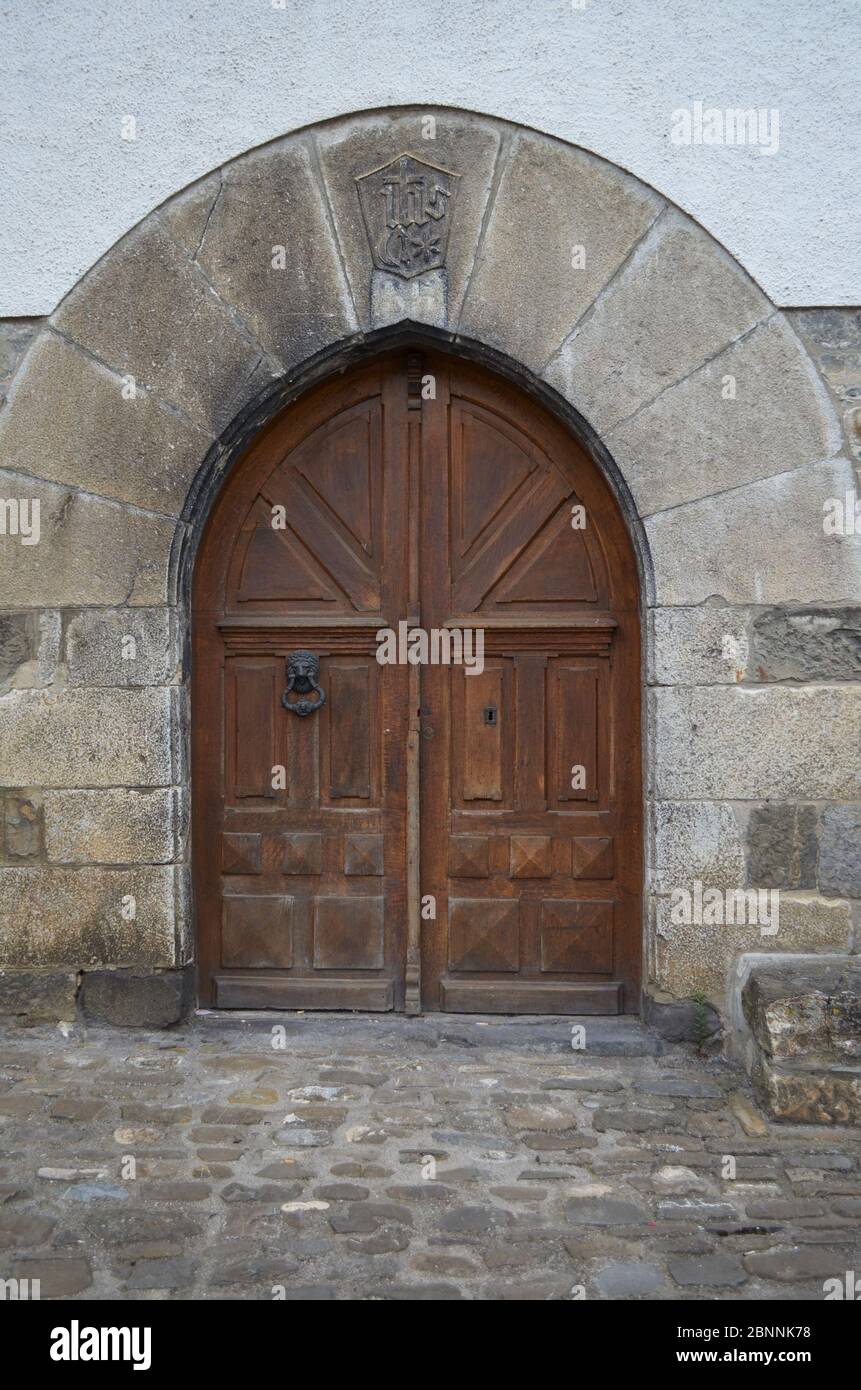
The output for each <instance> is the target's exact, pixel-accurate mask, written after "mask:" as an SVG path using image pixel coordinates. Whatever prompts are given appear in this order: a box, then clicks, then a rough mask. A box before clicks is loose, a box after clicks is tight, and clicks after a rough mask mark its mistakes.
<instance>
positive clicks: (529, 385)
mask: <svg viewBox="0 0 861 1390" xmlns="http://www.w3.org/2000/svg"><path fill="white" fill-rule="evenodd" d="M396 351H404V352H408V351H412V352H413V353H415V354H421V353H422V352H425V351H429V352H434V353H441V354H443V355H444V356H446V357H449V358H451V359H453V360H462V361H464V362H466V363H473V364H475V365H476V366H479V367H481V368H483V369H484V370H485V371H487V372H489V373H490V374H491V375H492V376H494V377H496V378H498V379H499V380H501V381H503V382H507V383H509V384H510V385H512V386H514V387H516V388H518V389H519V390H520V391H521V392H522V393H523V394H524V396H525V397H526V398H527V399H528V400H531V401H532V402H534V403H535V404H536V405H537V406H539V407H540V409H541V410H542V411H543V412H544V413H545V414H546V416H547V419H548V420H549V421H550V422H552V423H553V424H555V426H556V427H557V428H561V429H562V430H564V431H565V433H566V434H567V436H568V437H569V439H570V440H572V441H573V442H574V444H575V445H577V446H578V447H579V448H580V449H581V450H583V451H584V452H585V454H586V455H587V456H588V457H589V458H590V459H591V461H592V463H593V464H594V466H595V469H596V471H597V474H598V475H599V477H600V478H601V480H602V481H603V483H604V484H605V485H606V488H607V492H608V496H609V498H610V499H611V502H612V506H613V509H614V512H615V517H616V520H617V521H618V523H619V527H618V534H619V535H621V536H623V538H624V544H626V545H627V547H628V548H629V552H630V558H631V560H632V563H633V572H634V574H635V578H636V593H637V610H638V623H637V641H638V649H639V691H638V692H636V694H637V699H636V702H635V703H636V710H637V721H636V722H637V734H638V738H637V752H638V757H637V767H638V778H637V782H638V793H639V794H638V798H637V805H636V815H637V821H638V826H639V836H638V840H637V847H638V865H637V872H638V876H639V894H638V902H639V908H640V912H639V927H640V930H639V946H640V965H641V971H640V985H639V995H638V999H637V1001H636V1003H637V1008H636V1010H634V1009H633V1008H630V1009H629V1010H627V1011H629V1012H639V1011H640V1008H641V1000H642V989H643V983H644V980H643V967H644V966H645V963H646V960H647V942H646V935H645V933H646V926H647V898H646V883H645V878H644V874H645V832H646V824H647V821H646V814H645V812H646V806H645V799H644V788H645V785H646V776H645V772H646V769H645V758H646V747H645V737H644V736H645V729H646V720H645V717H644V716H645V709H644V702H645V690H646V686H645V672H644V665H643V663H644V660H645V649H646V642H645V618H646V595H647V593H649V592H650V591H651V588H652V570H651V562H650V557H649V549H648V544H647V540H646V536H645V532H644V529H643V527H642V524H641V522H640V519H639V517H638V514H637V511H636V507H635V505H634V502H633V499H632V497H631V494H630V491H629V489H628V487H627V485H626V483H625V481H624V479H623V477H622V475H621V472H620V470H619V469H618V467H617V465H616V464H615V462H614V460H613V458H612V456H611V455H610V453H609V451H608V450H607V448H606V446H605V445H604V444H603V442H602V441H601V439H600V437H599V436H598V435H597V433H596V432H595V431H594V430H593V429H592V427H591V426H590V425H589V423H588V422H587V421H586V420H585V419H584V418H583V417H582V416H581V415H580V414H579V412H577V411H576V410H574V409H573V407H571V406H570V405H569V404H568V403H567V402H566V401H565V400H564V399H563V398H562V397H561V396H559V395H558V393H556V392H555V391H554V390H553V389H552V388H550V387H548V386H547V384H546V383H545V382H543V381H541V380H540V379H538V378H537V377H535V376H534V375H533V374H532V373H531V372H530V371H529V370H528V369H526V368H524V367H523V366H522V364H520V363H518V362H514V361H512V360H511V359H509V358H507V357H505V356H504V355H502V354H500V353H498V352H496V351H494V350H492V349H489V348H486V347H485V346H484V345H483V344H481V343H475V342H464V341H462V340H459V341H458V342H457V343H455V342H454V335H452V334H449V333H444V332H440V331H438V330H434V329H430V328H428V329H425V328H422V327H421V326H417V325H413V324H401V325H397V326H396V327H394V328H392V329H384V330H379V331H377V332H375V333H372V334H369V335H367V337H366V339H365V340H364V341H363V342H362V343H360V344H350V345H343V344H337V345H334V346H333V347H332V348H331V349H329V350H327V351H326V352H324V353H321V354H319V355H318V356H317V357H316V358H315V359H314V361H313V362H312V363H309V364H308V365H307V368H306V370H305V371H303V372H300V373H298V374H297V375H294V377H293V378H292V379H291V381H290V382H289V383H286V382H280V383H276V384H275V386H274V387H273V388H271V389H270V390H269V391H267V392H266V393H265V394H264V395H263V396H262V397H261V398H259V399H258V400H257V401H256V402H255V403H254V404H253V406H251V407H249V408H248V409H246V410H245V411H244V412H243V413H242V414H241V415H240V416H238V417H237V418H236V420H234V422H233V424H232V425H231V427H230V428H229V429H228V430H227V431H226V432H225V435H224V437H223V439H222V441H221V443H220V445H219V447H218V448H217V449H216V450H211V451H210V455H208V456H207V460H206V461H205V463H204V465H203V467H202V468H201V470H200V472H199V474H198V476H197V478H196V479H195V484H194V486H193V487H192V489H191V491H190V494H189V499H188V502H187V504H186V512H187V513H188V515H187V517H185V516H184V518H183V519H184V520H186V522H187V526H186V529H185V530H184V532H183V533H182V534H181V535H180V538H179V543H178V544H177V546H176V547H175V548H174V553H173V555H172V569H173V576H174V585H175V587H176V589H177V591H178V593H179V595H180V597H181V599H184V600H185V602H186V604H187V611H188V614H189V623H188V641H187V647H186V665H187V668H190V677H191V679H190V704H191V718H190V729H189V735H188V741H189V744H190V758H189V766H190V768H191V816H190V823H191V833H190V843H191V846H192V889H191V901H192V914H191V915H192V921H193V938H194V944H195V959H196V961H197V972H196V973H197V975H198V987H199V969H200V964H201V961H200V952H199V942H200V933H199V924H198V920H197V916H198V914H197V903H198V883H197V865H198V863H199V861H200V856H199V855H198V854H197V853H196V852H195V840H196V828H197V826H198V825H199V822H200V815H199V808H198V807H197V797H196V795H195V780H196V779H195V775H194V763H195V757H196V750H197V748H198V746H199V739H200V734H199V732H198V731H197V729H196V718H195V714H196V709H197V707H198V706H199V704H200V701H199V700H198V699H197V698H196V693H197V690H198V688H199V687H197V686H196V684H195V673H196V669H197V668H198V666H199V663H198V662H195V661H194V659H193V650H194V645H195V644H194V636H193V630H192V625H193V606H192V595H193V586H194V577H195V573H196V570H197V565H198V560H199V557H200V552H201V546H202V544H203V542H204V540H205V536H206V531H207V527H208V523H209V520H210V518H211V515H212V511H213V506H214V503H215V502H216V500H217V498H218V497H219V495H220V494H221V491H222V488H223V486H224V485H225V483H226V481H227V479H228V478H230V477H232V476H233V475H234V473H235V470H236V468H237V467H240V466H241V464H242V460H243V458H244V456H245V455H246V454H247V452H248V450H249V449H250V448H251V446H252V445H253V444H254V442H255V441H256V440H257V439H258V438H259V436H260V435H261V434H262V433H263V432H264V431H265V430H266V429H267V428H268V426H269V425H271V424H272V422H273V421H274V420H275V419H276V417H278V416H280V415H282V414H283V413H284V412H285V411H287V410H290V409H293V408H295V407H299V408H301V407H302V405H303V403H304V402H305V401H306V400H307V398H308V397H309V396H310V395H311V394H313V393H315V392H316V391H317V390H318V389H319V388H321V387H323V388H325V387H328V388H330V389H337V388H338V385H339V382H340V379H341V378H342V377H343V376H344V375H345V374H349V373H350V372H351V371H352V370H353V369H355V368H358V367H360V366H361V365H362V364H364V365H368V364H369V363H370V362H371V361H372V360H374V359H376V358H380V357H383V356H386V355H388V354H391V353H394V352H396ZM411 669H412V670H415V671H416V672H418V668H411ZM633 693H634V692H632V694H633ZM418 757H419V732H418V727H417V725H413V727H411V729H410V733H409V740H408V744H407V760H408V767H410V766H414V768H415V771H414V773H413V774H412V775H413V776H417V775H418V772H417V768H418ZM417 834H418V832H417V828H416V830H415V833H414V839H415V838H417ZM420 891H421V890H420V883H419V878H418V872H417V865H414V870H413V873H412V876H410V871H409V866H408V901H409V928H408V934H407V951H406V961H405V976H406V1000H405V1012H407V1013H419V1012H421V1010H422V1005H421V993H420V991H421V983H420V973H421V966H420V954H421V945H420V935H419V933H420V919H419V915H418V912H417V911H416V910H415V909H416V908H417V906H418V904H419V902H420V896H419V895H420ZM414 924H415V926H414Z"/></svg>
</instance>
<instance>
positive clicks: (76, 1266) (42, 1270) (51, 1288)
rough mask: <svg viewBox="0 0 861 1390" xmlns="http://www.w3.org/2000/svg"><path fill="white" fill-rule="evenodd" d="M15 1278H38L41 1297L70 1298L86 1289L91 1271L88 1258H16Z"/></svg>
mask: <svg viewBox="0 0 861 1390" xmlns="http://www.w3.org/2000/svg"><path fill="white" fill-rule="evenodd" d="M14 1271H15V1278H16V1279H27V1280H29V1281H30V1284H31V1285H32V1282H33V1280H34V1279H38V1280H39V1294H40V1297H42V1298H71V1297H72V1295H73V1294H76V1293H81V1292H82V1291H83V1290H84V1289H88V1288H89V1287H90V1285H91V1284H92V1282H93V1272H92V1270H91V1268H90V1263H89V1261H88V1260H84V1259H75V1258H73V1257H71V1256H67V1257H65V1258H63V1259H44V1260H41V1259H39V1260H37V1259H33V1260H16V1261H15V1265H14Z"/></svg>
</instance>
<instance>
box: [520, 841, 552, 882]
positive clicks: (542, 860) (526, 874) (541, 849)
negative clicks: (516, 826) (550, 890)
mask: <svg viewBox="0 0 861 1390" xmlns="http://www.w3.org/2000/svg"><path fill="white" fill-rule="evenodd" d="M551 870H552V866H551V860H550V836H549V835H512V837H511V877H512V878H549V877H550V874H551Z"/></svg>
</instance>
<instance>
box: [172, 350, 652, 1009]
mask: <svg viewBox="0 0 861 1390" xmlns="http://www.w3.org/2000/svg"><path fill="white" fill-rule="evenodd" d="M383 629H387V630H389V631H390V632H391V633H392V634H393V637H392V638H390V639H389V640H388V644H387V650H388V652H389V654H390V655H398V656H400V657H401V658H402V660H400V661H395V662H394V663H393V664H383V663H381V661H380V660H379V659H378V655H379V654H380V650H381V647H380V638H379V634H380V632H381V630H383ZM421 634H425V637H422V636H421ZM425 641H426V642H427V655H428V656H429V657H430V660H428V661H423V660H422V659H421V658H422V657H423V656H424V655H425V653H424V652H423V650H422V645H423V643H424V642H425ZM459 642H460V643H462V647H461V648H460V649H459V647H458V643H459ZM192 643H193V672H192V805H193V862H194V884H195V908H196V922H197V952H198V963H199V994H200V1002H201V1003H202V1004H205V1005H209V1006H212V1007H218V1008H243V1009H249V1008H252V1009H253V1008H301V1009H361V1010H388V1009H398V1010H404V1009H405V1010H406V1011H407V1012H417V1011H419V1009H428V1010H436V1009H445V1010H450V1011H454V1012H476V1013H533V1014H534V1013H542V1014H584V1013H605V1014H613V1013H622V1012H636V1011H637V1010H638V1008H639V982H640V941H641V926H640V912H641V892H642V885H641V875H642V846H641V836H642V829H641V827H642V806H641V801H642V789H641V751H640V749H641V744H640V630H639V603H638V581H637V570H636V563H635V558H634V554H633V549H632V546H631V542H630V539H629V537H628V534H627V530H626V528H625V525H624V523H623V520H622V517H621V514H620V512H619V510H618V507H617V504H616V502H615V499H614V497H613V495H612V493H611V491H610V488H609V486H608V485H607V483H606V481H605V479H604V477H603V476H602V474H601V472H600V471H599V469H598V468H597V466H596V465H595V463H594V462H593V461H592V460H591V458H590V457H589V456H588V454H587V453H586V452H585V451H584V449H583V448H582V447H581V446H580V445H579V444H578V443H577V441H576V440H575V439H574V438H573V437H572V436H571V435H570V434H569V432H568V431H567V430H566V429H565V428H564V427H563V425H562V424H561V423H560V422H559V421H558V420H557V419H556V418H555V417H554V416H552V415H551V414H550V413H549V412H548V411H546V410H545V409H544V408H543V407H541V406H540V405H538V404H537V403H536V402H535V401H534V400H533V399H532V398H530V397H529V396H527V395H526V394H524V393H523V392H521V391H520V390H519V389H518V388H516V387H514V386H513V385H511V384H510V383H508V382H507V381H504V380H503V379H502V378H500V377H498V376H496V375H495V374H492V373H491V372H489V371H486V370H485V369H484V368H480V367H478V366H476V365H474V364H471V363H466V362H463V361H461V360H459V359H456V358H454V357H450V356H448V355H445V354H443V353H441V352H436V351H433V352H431V351H427V350H425V349H421V350H419V349H416V350H406V349H398V350H397V351H393V352H390V353H387V354H384V355H381V356H380V357H378V358H376V359H374V360H373V361H371V362H368V363H365V364H363V365H361V366H359V367H357V368H355V369H353V370H352V371H350V372H348V373H345V374H343V375H341V376H338V377H337V378H334V379H329V380H328V381H326V382H324V383H323V384H322V385H321V386H318V387H316V388H315V389H313V390H312V391H310V392H309V393H308V394H307V395H306V396H304V397H303V398H302V399H301V400H300V401H299V402H298V403H296V404H294V405H292V406H290V407H288V408H287V409H286V410H285V411H284V412H282V414H280V415H279V416H277V417H276V418H275V419H274V420H273V421H272V422H271V423H270V424H269V425H268V426H267V427H266V428H265V429H264V430H263V432H262V433H261V434H260V435H259V436H258V437H257V439H256V440H255V441H254V443H253V444H252V445H251V447H250V448H249V449H248V450H247V451H246V452H245V454H244V456H243V458H242V459H241V460H240V462H239V463H238V464H237V465H236V467H235V468H234V469H233V471H232V472H231V474H230V476H229V478H228V480H227V482H226V483H225V485H224V487H223V488H222V491H221V493H220V495H219V497H218V499H217V501H216V503H215V505H214V507H213V509H212V513H211V516H210V518H209V520H208V522H207V526H206V528H205V531H204V534H203V537H202V540H201V545H200V549H199V552H198V558H197V563H196V567H195V573H194V582H193V600H192ZM459 650H460V651H461V654H462V655H463V656H465V658H466V660H462V661H460V662H458V660H457V656H458V652H459ZM297 652H298V653H305V654H306V655H304V656H300V657H299V658H298V661H297V659H296V657H295V654H296V653H297ZM410 653H412V654H413V659H412V660H411V659H409V657H410ZM308 654H310V655H308ZM405 656H406V657H407V658H408V659H407V660H403V658H404V657H405ZM434 656H435V657H436V661H434V659H433V658H434ZM416 658H418V660H417V664H413V660H416ZM447 658H448V660H447ZM290 672H292V673H293V679H292V683H291V676H290V674H289V673H290ZM288 685H289V686H290V689H289V690H288ZM302 705H304V706H305V707H306V708H305V709H302V708H300V706H302Z"/></svg>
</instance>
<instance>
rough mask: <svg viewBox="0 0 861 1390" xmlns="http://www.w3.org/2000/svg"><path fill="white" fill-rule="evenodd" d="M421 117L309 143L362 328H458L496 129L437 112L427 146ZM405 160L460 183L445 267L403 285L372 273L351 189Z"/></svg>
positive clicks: (328, 132)
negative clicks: (401, 324)
mask: <svg viewBox="0 0 861 1390" xmlns="http://www.w3.org/2000/svg"><path fill="white" fill-rule="evenodd" d="M426 116H427V112H425V111H418V110H416V111H406V112H398V113H389V112H387V113H385V114H383V115H379V114H371V115H368V116H360V117H356V118H354V119H351V120H350V121H348V122H341V121H339V122H337V123H333V124H332V125H329V126H324V127H322V128H321V129H319V130H318V131H317V132H315V135H314V139H315V143H316V145H317V149H318V151H319V159H320V167H321V170H322V174H323V179H324V182H325V185H326V193H327V195H328V199H329V202H330V204H331V207H332V215H333V218H334V222H335V230H336V232H337V236H338V240H339V242H340V246H341V250H342V252H343V256H344V264H345V266H346V270H347V275H348V276H349V280H350V285H351V289H352V294H353V299H354V301H355V304H356V309H357V312H358V315H359V319H360V321H361V324H362V327H363V328H365V327H374V328H379V327H381V326H382V325H384V324H386V323H393V322H398V321H400V320H401V319H405V318H408V319H412V320H413V321H415V322H417V323H433V324H436V325H437V326H438V327H445V326H446V325H447V323H449V322H450V323H457V320H458V316H459V314H460V309H461V305H462V303H463V297H464V292H465V289H466V284H467V280H468V277H469V273H470V271H471V269H472V261H473V256H474V254H475V249H476V245H477V243H478V238H479V234H480V231H481V224H482V218H483V217H484V214H485V208H486V205H487V198H488V194H489V191H490V186H491V181H492V178H493V171H494V166H495V164H496V160H497V156H498V152H499V143H500V127H498V126H496V125H494V124H492V123H491V122H490V121H484V120H481V119H480V118H477V117H473V118H471V119H470V120H469V121H464V120H463V119H462V118H459V117H458V116H456V115H453V114H451V113H449V112H447V111H439V112H437V113H435V116H434V119H435V122H436V127H435V133H434V139H433V140H427V139H423V137H422V120H423V119H424V118H426ZM404 153H407V154H411V155H413V156H414V157H415V158H416V159H419V160H421V161H422V162H423V163H426V164H431V165H433V166H434V167H438V168H441V169H445V170H447V171H448V172H450V173H453V174H458V175H459V178H458V179H457V180H456V190H457V191H456V193H455V197H454V207H453V210H452V211H451V212H450V214H449V216H450V219H451V226H450V231H449V242H448V254H447V256H446V260H445V267H444V269H443V270H441V271H430V272H429V273H427V274H424V275H419V276H417V277H416V278H415V279H413V280H409V281H406V280H403V279H401V278H400V277H398V276H395V275H386V274H385V273H384V272H382V271H375V270H374V268H373V262H372V260H371V254H370V249H369V245H368V235H367V232H366V230H365V225H364V221H363V218H362V212H361V207H360V204H359V198H358V193H357V188H356V182H355V181H356V179H357V178H361V177H362V175H364V174H367V173H370V171H371V170H373V169H379V168H381V167H382V166H383V165H385V164H388V163H389V162H390V161H391V160H393V159H395V158H397V156H398V155H401V154H404Z"/></svg>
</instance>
